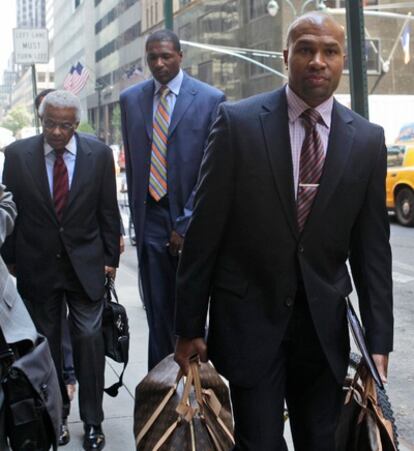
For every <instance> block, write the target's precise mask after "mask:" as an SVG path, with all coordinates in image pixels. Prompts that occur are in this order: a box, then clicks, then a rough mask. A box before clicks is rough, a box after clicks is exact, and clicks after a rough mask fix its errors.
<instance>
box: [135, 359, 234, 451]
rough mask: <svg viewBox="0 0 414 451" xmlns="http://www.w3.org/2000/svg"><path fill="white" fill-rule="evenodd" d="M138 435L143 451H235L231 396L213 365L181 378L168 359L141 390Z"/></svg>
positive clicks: (193, 369) (138, 390)
mask: <svg viewBox="0 0 414 451" xmlns="http://www.w3.org/2000/svg"><path fill="white" fill-rule="evenodd" d="M134 434H135V441H136V449H137V450H139V451H158V450H160V451H167V450H168V451H228V450H231V449H233V447H234V439H233V420H232V416H231V407H230V398H229V391H228V388H227V386H226V384H225V383H224V382H223V380H222V379H221V377H220V376H219V374H218V373H217V372H216V370H215V369H214V368H213V366H212V365H211V364H209V363H199V362H195V361H193V362H191V365H190V371H189V374H188V376H187V377H186V378H184V377H183V375H182V373H181V371H180V370H179V367H178V365H177V364H176V363H175V362H174V360H173V356H172V355H170V356H168V357H166V358H165V359H164V360H162V361H161V362H160V363H159V364H158V365H157V366H156V367H155V368H153V369H152V370H151V371H150V372H149V373H148V375H147V376H146V377H145V378H144V379H143V380H142V382H141V383H140V384H139V385H138V386H137V388H136V392H135V412H134Z"/></svg>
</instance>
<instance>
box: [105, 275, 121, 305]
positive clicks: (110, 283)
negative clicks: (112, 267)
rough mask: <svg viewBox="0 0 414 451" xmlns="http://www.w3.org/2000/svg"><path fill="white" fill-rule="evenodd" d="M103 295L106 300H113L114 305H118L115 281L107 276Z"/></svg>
mask: <svg viewBox="0 0 414 451" xmlns="http://www.w3.org/2000/svg"><path fill="white" fill-rule="evenodd" d="M105 293H106V296H105V299H106V300H108V301H112V299H115V301H116V303H117V304H119V300H118V295H117V293H116V290H115V281H114V279H113V277H111V276H109V275H108V274H107V275H106V276H105Z"/></svg>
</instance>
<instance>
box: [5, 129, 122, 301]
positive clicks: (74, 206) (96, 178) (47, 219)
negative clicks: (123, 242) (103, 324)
mask: <svg viewBox="0 0 414 451" xmlns="http://www.w3.org/2000/svg"><path fill="white" fill-rule="evenodd" d="M76 139H77V155H76V162H75V170H74V174H73V179H72V185H71V189H70V193H69V199H68V203H67V205H66V208H65V210H64V212H63V218H62V222H61V223H59V221H58V219H57V217H56V214H55V209H54V205H53V200H52V196H51V194H50V190H49V185H48V181H47V172H46V164H45V157H44V150H43V135H39V136H33V137H30V138H27V139H23V140H20V141H16V142H15V143H13V144H11V145H10V146H8V147H7V148H6V152H5V155H6V159H5V165H4V172H3V180H4V183H5V185H6V186H7V189H8V190H10V191H11V192H12V193H13V198H14V200H15V202H16V206H17V209H18V218H17V221H16V227H15V230H14V233H13V235H12V236H11V239H10V237H9V238H8V239H7V241H6V243H5V246H4V252H3V255H4V257H5V261H6V263H8V264H16V268H17V286H18V289H19V292H20V294H21V295H22V297H23V298H27V299H36V300H42V299H46V298H47V297H48V296H49V294H50V290H51V288H52V287H53V283H54V280H56V271H57V269H56V266H57V265H56V263H57V260H58V259H59V258H60V257H61V255H62V252H66V253H67V255H68V256H69V259H70V261H71V263H72V265H73V268H74V270H75V272H76V274H77V276H78V278H79V280H80V282H81V284H82V286H83V288H84V290H85V291H86V293H87V295H88V296H89V297H90V298H91V299H92V300H99V299H101V298H102V295H103V291H104V280H105V277H104V267H105V265H107V266H114V267H116V266H118V262H119V235H120V226H119V211H118V204H117V198H116V183H115V169H114V162H113V155H112V151H111V149H110V148H109V147H107V146H106V145H105V144H102V143H101V142H99V141H97V140H92V139H87V138H81V137H79V136H76Z"/></svg>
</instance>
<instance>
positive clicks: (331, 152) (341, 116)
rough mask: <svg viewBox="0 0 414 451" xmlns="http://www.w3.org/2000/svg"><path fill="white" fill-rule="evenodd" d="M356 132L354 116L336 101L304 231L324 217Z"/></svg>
mask: <svg viewBox="0 0 414 451" xmlns="http://www.w3.org/2000/svg"><path fill="white" fill-rule="evenodd" d="M354 134H355V129H354V127H353V126H352V116H351V115H350V114H349V113H348V111H347V110H346V109H345V108H344V107H343V106H342V105H340V104H338V102H336V101H335V102H334V106H333V110H332V123H331V130H330V133H329V140H328V149H327V152H326V159H325V164H324V168H323V173H322V177H321V180H320V185H319V189H318V193H317V194H316V197H315V201H314V204H313V206H312V210H311V211H310V213H309V218H308V220H307V222H306V224H305V227H304V231H306V230H307V229H308V228H310V227H311V226H312V223H313V222H314V221H317V220H318V218H320V217H322V215H323V209H324V208H325V206H326V205H327V203H328V201H329V199H330V197H331V196H332V194H333V193H334V192H335V189H336V187H337V185H338V183H339V181H340V180H341V177H342V174H343V172H344V170H345V167H346V162H347V160H348V157H349V155H350V152H351V149H352V142H353V138H354Z"/></svg>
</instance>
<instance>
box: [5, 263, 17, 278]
mask: <svg viewBox="0 0 414 451" xmlns="http://www.w3.org/2000/svg"><path fill="white" fill-rule="evenodd" d="M7 269H8V270H9V273H10V274H11V275H12V276H13V277H16V264H15V263H13V264H12V265H7Z"/></svg>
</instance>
